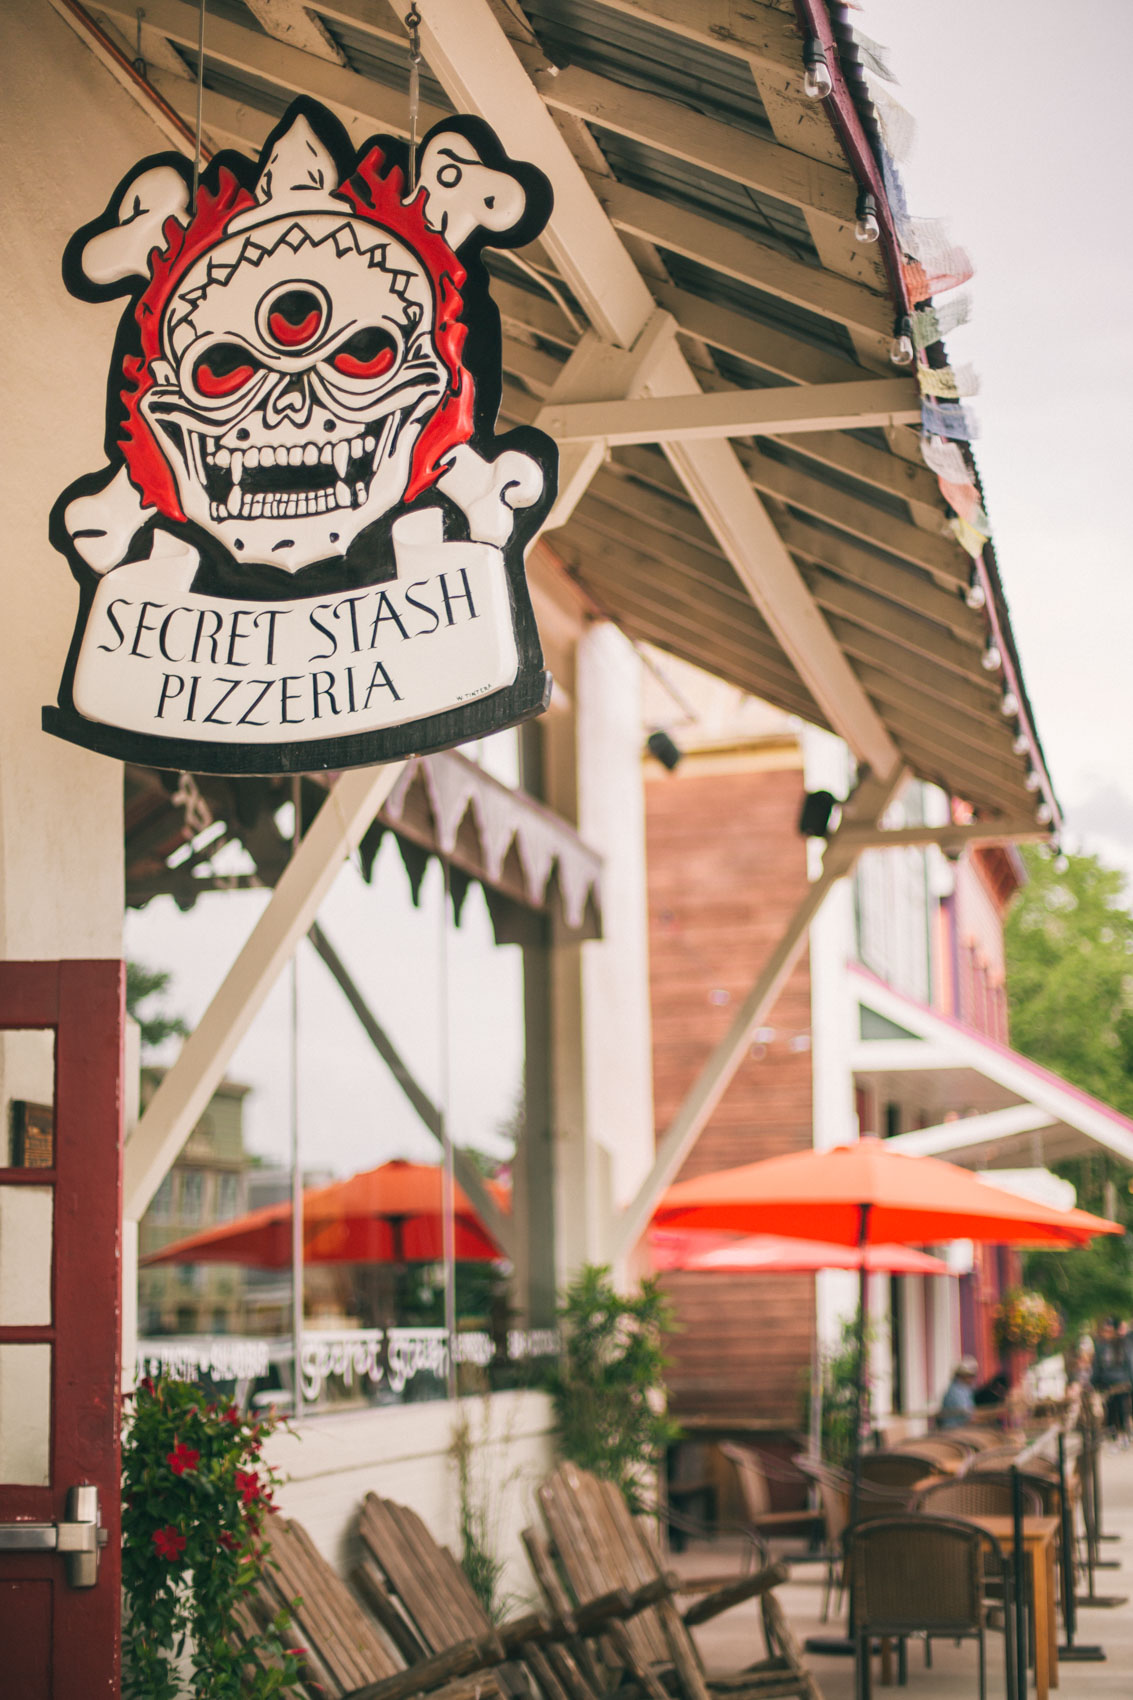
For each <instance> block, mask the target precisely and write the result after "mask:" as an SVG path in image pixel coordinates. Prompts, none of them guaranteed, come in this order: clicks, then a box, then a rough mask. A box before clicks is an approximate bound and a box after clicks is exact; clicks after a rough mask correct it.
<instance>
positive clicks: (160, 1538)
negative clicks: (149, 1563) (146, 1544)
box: [153, 1523, 185, 1562]
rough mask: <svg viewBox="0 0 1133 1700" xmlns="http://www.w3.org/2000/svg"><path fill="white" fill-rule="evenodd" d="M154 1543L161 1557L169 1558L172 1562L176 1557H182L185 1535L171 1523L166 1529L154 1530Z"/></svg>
mask: <svg viewBox="0 0 1133 1700" xmlns="http://www.w3.org/2000/svg"><path fill="white" fill-rule="evenodd" d="M153 1544H154V1546H155V1547H156V1548H157V1550H158V1554H159V1556H160V1557H162V1558H167V1559H169V1560H170V1562H172V1561H173V1560H174V1559H177V1558H180V1557H181V1554H182V1553H183V1552H184V1550H185V1537H184V1535H183V1534H181V1532H180V1530H178V1529H175V1528H174V1527H173V1525H172V1523H169V1524H167V1525H166V1527H165V1528H164V1529H155V1530H154V1532H153Z"/></svg>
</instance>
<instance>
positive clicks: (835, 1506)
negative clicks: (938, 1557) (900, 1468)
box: [794, 1453, 905, 1623]
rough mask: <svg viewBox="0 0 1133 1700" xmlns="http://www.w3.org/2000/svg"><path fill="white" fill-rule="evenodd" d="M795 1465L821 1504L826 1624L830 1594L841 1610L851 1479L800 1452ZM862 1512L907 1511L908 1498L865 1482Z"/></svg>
mask: <svg viewBox="0 0 1133 1700" xmlns="http://www.w3.org/2000/svg"><path fill="white" fill-rule="evenodd" d="M794 1465H795V1468H796V1469H797V1470H798V1471H800V1473H801V1474H802V1475H804V1476H805V1477H806V1478H807V1480H808V1481H810V1482H812V1483H813V1484H814V1487H815V1489H816V1490H817V1493H818V1503H819V1505H820V1506H821V1507H822V1517H823V1522H824V1524H825V1529H826V1540H825V1553H826V1577H825V1581H824V1585H823V1590H822V1622H823V1623H825V1622H826V1620H827V1618H828V1617H829V1615H830V1600H831V1596H832V1595H834V1594H837V1596H838V1599H837V1605H838V1609H839V1610H841V1605H842V1592H843V1587H844V1582H843V1568H844V1560H843V1551H844V1547H845V1534H846V1528H847V1526H848V1524H849V1521H850V1500H851V1495H852V1481H851V1478H850V1476H849V1475H847V1473H846V1471H845V1470H839V1469H836V1468H835V1467H834V1466H833V1465H831V1464H824V1463H821V1462H820V1461H819V1460H818V1459H816V1458H810V1457H808V1456H807V1455H806V1454H805V1453H800V1454H799V1456H798V1457H796V1458H795V1459H794ZM858 1503H859V1507H860V1511H861V1515H862V1516H865V1517H880V1516H883V1515H884V1514H886V1513H887V1512H890V1511H901V1510H904V1506H905V1497H904V1495H903V1494H898V1493H892V1492H890V1491H888V1490H887V1489H885V1488H879V1487H872V1486H871V1485H870V1484H869V1483H868V1482H866V1483H863V1484H862V1487H861V1490H860V1494H859V1501H858Z"/></svg>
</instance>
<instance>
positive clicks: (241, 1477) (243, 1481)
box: [236, 1470, 260, 1505]
mask: <svg viewBox="0 0 1133 1700" xmlns="http://www.w3.org/2000/svg"><path fill="white" fill-rule="evenodd" d="M236 1489H237V1492H238V1493H239V1494H240V1497H241V1498H242V1499H243V1501H244V1504H245V1505H252V1504H254V1503H255V1501H256V1500H257V1499H259V1497H260V1478H259V1476H257V1474H256V1472H255V1471H254V1470H237V1472H236Z"/></svg>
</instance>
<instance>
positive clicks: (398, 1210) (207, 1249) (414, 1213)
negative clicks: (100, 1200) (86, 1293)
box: [139, 1161, 510, 1269]
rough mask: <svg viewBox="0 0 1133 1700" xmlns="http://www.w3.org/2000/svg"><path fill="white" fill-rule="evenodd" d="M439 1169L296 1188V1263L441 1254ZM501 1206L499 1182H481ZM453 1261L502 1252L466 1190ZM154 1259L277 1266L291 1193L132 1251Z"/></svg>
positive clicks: (384, 1171) (458, 1203)
mask: <svg viewBox="0 0 1133 1700" xmlns="http://www.w3.org/2000/svg"><path fill="white" fill-rule="evenodd" d="M441 1185H442V1183H441V1170H440V1169H439V1168H434V1167H432V1166H430V1165H428V1164H424V1163H406V1162H400V1161H398V1162H392V1163H383V1164H382V1165H381V1166H380V1168H377V1169H367V1170H365V1171H364V1172H363V1173H362V1174H358V1175H350V1176H348V1177H347V1178H346V1179H345V1180H341V1181H332V1182H331V1184H330V1185H329V1186H322V1187H312V1188H310V1189H308V1190H307V1191H305V1192H304V1194H303V1262H304V1263H305V1264H306V1263H439V1262H440V1260H441V1258H442V1257H443V1256H444V1248H443V1230H442V1221H443V1209H442V1201H441ZM487 1186H488V1188H489V1191H491V1193H492V1195H493V1197H494V1198H495V1199H496V1200H497V1202H498V1203H499V1204H500V1205H501V1206H502V1207H503V1208H504V1209H507V1208H508V1206H509V1203H510V1195H509V1193H508V1190H507V1188H506V1187H503V1186H501V1185H499V1183H498V1182H494V1181H488V1182H487ZM454 1207H455V1214H456V1260H457V1262H458V1263H460V1262H481V1263H482V1262H492V1261H494V1260H496V1259H498V1258H501V1257H502V1256H503V1252H502V1251H501V1250H500V1248H499V1246H498V1245H497V1244H496V1242H495V1240H494V1239H493V1238H492V1236H491V1235H490V1234H489V1232H488V1230H487V1229H486V1228H485V1227H484V1226H483V1224H482V1223H481V1222H480V1220H479V1218H478V1216H477V1215H476V1212H475V1210H474V1209H473V1208H472V1205H471V1203H470V1202H469V1200H468V1197H467V1195H466V1194H465V1192H464V1191H463V1190H462V1188H460V1187H459V1186H458V1187H457V1188H456V1192H455V1206H454ZM139 1262H140V1263H141V1265H142V1266H143V1267H144V1268H150V1267H152V1266H153V1265H154V1264H158V1263H242V1264H247V1265H249V1266H251V1267H253V1268H257V1269H283V1268H286V1267H287V1265H288V1264H289V1263H290V1262H291V1200H290V1199H286V1200H283V1201H281V1202H280V1203H278V1204H267V1205H264V1206H263V1207H262V1208H261V1209H259V1210H251V1211H249V1212H248V1214H247V1215H246V1216H238V1217H236V1218H235V1219H234V1220H233V1221H231V1222H222V1223H219V1224H218V1225H217V1226H216V1227H213V1228H205V1229H203V1230H202V1231H201V1232H200V1233H199V1234H190V1235H188V1236H187V1237H186V1238H185V1239H181V1240H175V1241H174V1242H173V1243H172V1244H171V1245H167V1246H162V1248H161V1250H160V1251H151V1252H150V1253H148V1255H147V1256H145V1257H143V1258H140V1259H139Z"/></svg>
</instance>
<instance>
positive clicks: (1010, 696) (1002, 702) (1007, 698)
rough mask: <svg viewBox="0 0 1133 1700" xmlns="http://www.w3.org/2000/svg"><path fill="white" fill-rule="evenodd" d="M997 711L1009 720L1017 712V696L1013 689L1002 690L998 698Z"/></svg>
mask: <svg viewBox="0 0 1133 1700" xmlns="http://www.w3.org/2000/svg"><path fill="white" fill-rule="evenodd" d="M999 712H1000V713H1001V714H1004V715H1006V716H1007V718H1008V720H1011V719H1012V718H1013V717H1014V716H1015V715H1016V714H1018V712H1019V698H1018V697H1017V696H1016V695H1015V692H1014V691H1004V693H1003V695H1002V696H1001V697H1000V699H999Z"/></svg>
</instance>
